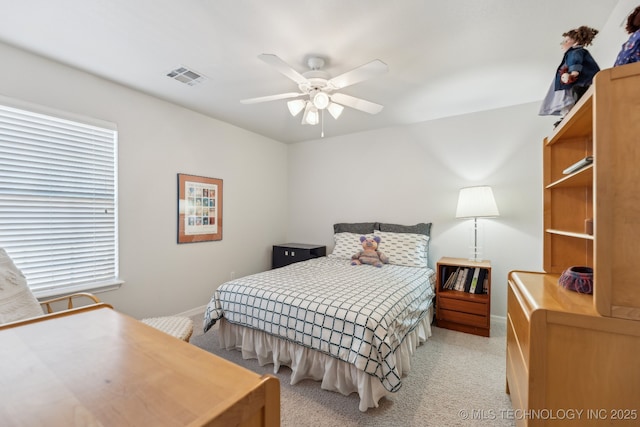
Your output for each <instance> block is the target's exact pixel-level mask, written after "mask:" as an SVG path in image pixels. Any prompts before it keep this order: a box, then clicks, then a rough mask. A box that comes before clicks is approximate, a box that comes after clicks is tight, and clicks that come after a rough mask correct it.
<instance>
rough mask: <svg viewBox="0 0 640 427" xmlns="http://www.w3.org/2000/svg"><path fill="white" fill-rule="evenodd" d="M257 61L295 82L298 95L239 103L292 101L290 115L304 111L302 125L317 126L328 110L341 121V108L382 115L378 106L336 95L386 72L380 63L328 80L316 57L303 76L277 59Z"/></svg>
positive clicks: (265, 55) (264, 57)
mask: <svg viewBox="0 0 640 427" xmlns="http://www.w3.org/2000/svg"><path fill="white" fill-rule="evenodd" d="M258 58H259V59H261V60H262V61H264V62H266V63H267V64H269V65H271V66H273V67H275V68H276V70H278V71H279V72H280V73H282V74H283V75H285V76H286V77H288V78H290V79H291V80H293V81H294V82H296V83H297V84H298V90H299V92H287V93H281V94H277V95H269V96H261V97H258V98H249V99H243V100H241V101H240V102H241V103H243V104H256V103H259V102H266V101H275V100H279V99H292V100H291V101H288V102H287V107H288V108H289V112H290V113H291V115H292V116H294V117H295V116H297V115H298V114H299V113H300V112H301V111H303V110H304V114H303V115H302V124H303V125H304V124H309V125H316V124H318V123H319V121H320V114H321V113H322V111H324V110H327V111H328V112H329V114H331V116H332V117H333V118H334V119H337V118H338V117H340V114H342V111H343V110H344V107H350V108H354V109H356V110H359V111H364V112H365V113H369V114H377V113H379V112H380V111H382V108H383V106H382V105H380V104H376V103H374V102H371V101H367V100H364V99H361V98H356V97H353V96H351V95H346V94H344V93H339V92H336V91H337V90H339V89H342V88H345V87H347V86H351V85H353V84H356V83H359V82H361V81H364V80H367V79H370V78H372V77H375V76H377V75H380V74H383V73H386V72H387V70H388V67H387V64H385V63H384V62H382V61H380V60H379V59H375V60H373V61H371V62H368V63H366V64H364V65H361V66H359V67H357V68H354V69H353V70H351V71H347V72H345V73H343V74H340V75H339V76H336V77H333V78H331V77H330V76H329V74H328V73H327V72H326V71H323V70H322V67H323V66H324V64H325V60H324V59H323V58H321V57H318V56H311V57H309V58H308V59H307V65H308V66H309V68H310V70H309V71H306V72H304V73H302V74H300V73H298V72H297V71H296V70H294V69H293V68H292V67H291V66H289V64H287V63H286V62H284V61H283V60H282V59H280V58H279V57H278V56H276V55H273V54H269V53H263V54H262V55H258ZM293 98H298V99H293Z"/></svg>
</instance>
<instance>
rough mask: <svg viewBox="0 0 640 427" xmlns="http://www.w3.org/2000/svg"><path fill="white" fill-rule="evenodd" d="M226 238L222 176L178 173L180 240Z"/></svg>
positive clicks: (195, 240) (183, 241)
mask: <svg viewBox="0 0 640 427" xmlns="http://www.w3.org/2000/svg"><path fill="white" fill-rule="evenodd" d="M215 240H222V179H219V178H207V177H204V176H197V175H189V174H184V173H179V174H178V243H197V242H209V241H215Z"/></svg>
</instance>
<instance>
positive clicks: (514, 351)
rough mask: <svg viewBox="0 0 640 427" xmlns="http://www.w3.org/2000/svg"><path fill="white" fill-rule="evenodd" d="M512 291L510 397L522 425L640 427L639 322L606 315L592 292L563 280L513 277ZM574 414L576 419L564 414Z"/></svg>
mask: <svg viewBox="0 0 640 427" xmlns="http://www.w3.org/2000/svg"><path fill="white" fill-rule="evenodd" d="M507 292H508V296H507V304H508V307H509V313H508V324H507V328H508V329H507V392H508V393H510V394H511V403H512V405H513V408H514V410H515V411H516V412H515V413H514V415H515V418H516V420H517V425H518V426H525V425H528V426H547V425H562V426H588V425H596V426H604V425H628V426H637V425H639V424H640V414H639V413H638V412H640V399H639V398H640V358H639V355H640V325H639V324H638V321H635V320H627V319H616V318H612V317H605V316H601V315H600V314H598V313H597V312H596V310H595V308H594V307H593V300H592V297H591V296H590V295H582V294H578V293H576V292H572V291H568V290H565V289H564V288H562V287H560V286H558V275H553V274H544V273H529V272H511V273H510V274H509V287H508V291H507ZM568 410H572V411H575V412H574V414H575V415H576V418H574V419H566V417H563V411H568ZM527 411H530V413H529V416H527V414H528V412H527ZM578 411H583V412H582V414H581V416H579V417H578V416H577V414H578V413H579V412H578ZM590 411H591V412H590ZM552 415H555V416H556V418H557V419H555V420H554V419H546V417H549V418H550V417H551V416H552ZM567 416H569V415H567ZM618 418H619V419H618Z"/></svg>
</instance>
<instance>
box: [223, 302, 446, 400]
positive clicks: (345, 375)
mask: <svg viewBox="0 0 640 427" xmlns="http://www.w3.org/2000/svg"><path fill="white" fill-rule="evenodd" d="M432 310H433V306H432V308H431V310H430V312H429V314H428V315H427V316H425V317H424V318H423V319H422V321H421V322H420V323H419V324H418V326H417V327H416V328H414V330H413V331H412V332H410V333H409V334H408V335H407V337H406V338H405V339H404V341H403V342H402V344H400V348H399V349H398V350H397V351H396V353H395V356H396V366H397V368H398V370H399V372H400V374H401V375H402V376H406V375H407V374H408V373H409V370H410V369H411V357H412V356H413V353H414V352H415V350H416V348H417V347H418V346H419V345H420V344H422V343H424V342H425V341H426V340H427V339H428V338H429V337H430V336H431V320H432V319H433V313H432ZM218 337H219V341H220V346H221V347H222V348H225V349H227V350H240V351H241V352H242V358H243V359H257V360H258V363H259V364H260V366H264V365H266V364H268V363H273V365H274V368H273V371H274V373H277V372H278V370H279V369H280V366H282V365H284V366H288V367H289V368H291V385H293V384H296V383H298V382H299V381H302V380H305V379H313V380H315V381H322V383H321V388H322V389H324V390H330V391H337V392H339V393H342V394H344V395H345V396H348V395H349V394H351V393H354V392H355V393H358V395H359V396H360V405H359V406H358V409H360V411H362V412H365V411H366V410H367V409H368V408H373V407H376V408H377V407H378V401H379V400H380V399H381V398H382V397H384V396H388V395H391V392H390V391H388V390H386V389H385V388H384V387H383V385H382V383H381V382H380V380H379V379H378V378H377V377H375V376H372V375H369V374H367V373H365V372H363V371H361V370H359V369H357V368H356V367H355V366H354V365H351V364H349V363H347V362H344V361H342V360H339V359H336V358H334V357H331V356H328V355H326V354H324V353H320V352H318V351H315V350H312V349H310V348H307V347H303V346H301V345H298V344H295V343H293V342H291V341H286V340H283V339H280V338H277V337H274V336H272V335H269V334H267V333H265V332H262V331H258V330H256V329H250V328H246V327H243V326H238V325H234V324H231V323H229V322H227V321H226V320H225V319H224V317H223V318H221V319H220V321H219V328H218Z"/></svg>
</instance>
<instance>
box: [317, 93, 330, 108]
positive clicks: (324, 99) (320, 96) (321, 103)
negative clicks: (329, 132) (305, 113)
mask: <svg viewBox="0 0 640 427" xmlns="http://www.w3.org/2000/svg"><path fill="white" fill-rule="evenodd" d="M313 105H314V106H315V107H316V108H317V109H318V110H324V109H325V108H327V107H328V106H329V95H327V94H326V93H325V92H317V93H316V94H315V95H313Z"/></svg>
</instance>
